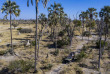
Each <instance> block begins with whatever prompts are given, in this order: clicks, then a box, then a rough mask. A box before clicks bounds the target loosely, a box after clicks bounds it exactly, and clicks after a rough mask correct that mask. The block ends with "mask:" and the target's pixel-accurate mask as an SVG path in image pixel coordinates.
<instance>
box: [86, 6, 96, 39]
mask: <svg viewBox="0 0 110 74" xmlns="http://www.w3.org/2000/svg"><path fill="white" fill-rule="evenodd" d="M86 12H87V13H88V17H89V20H90V22H91V24H88V26H89V33H90V30H91V25H92V21H93V20H94V19H95V18H97V14H98V13H97V12H96V9H95V8H88V10H87V11H86ZM88 40H89V36H88Z"/></svg>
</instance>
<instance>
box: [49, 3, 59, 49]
mask: <svg viewBox="0 0 110 74" xmlns="http://www.w3.org/2000/svg"><path fill="white" fill-rule="evenodd" d="M60 8H61V4H56V3H55V2H54V5H52V4H51V6H50V7H48V12H49V15H48V16H49V19H51V21H50V23H51V24H52V26H55V27H54V29H55V35H54V33H53V37H55V49H56V51H57V28H56V27H57V26H58V22H59V20H60V17H59V16H60V13H61V11H60ZM53 32H54V31H53Z"/></svg>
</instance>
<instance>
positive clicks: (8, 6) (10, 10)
mask: <svg viewBox="0 0 110 74" xmlns="http://www.w3.org/2000/svg"><path fill="white" fill-rule="evenodd" d="M1 12H2V13H6V15H5V17H7V16H8V15H10V34H11V54H12V55H13V54H14V51H13V42H12V23H11V18H12V16H11V15H12V14H13V15H15V16H16V17H18V16H19V15H20V9H19V6H18V5H16V2H11V1H10V0H9V1H6V2H5V3H4V4H3V6H2V9H1Z"/></svg>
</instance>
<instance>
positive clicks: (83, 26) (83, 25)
mask: <svg viewBox="0 0 110 74" xmlns="http://www.w3.org/2000/svg"><path fill="white" fill-rule="evenodd" d="M83 33H84V19H83V31H82V40H83Z"/></svg>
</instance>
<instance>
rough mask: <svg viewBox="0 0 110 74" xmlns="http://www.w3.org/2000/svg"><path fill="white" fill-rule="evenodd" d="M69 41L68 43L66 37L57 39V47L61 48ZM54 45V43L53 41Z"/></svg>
mask: <svg viewBox="0 0 110 74" xmlns="http://www.w3.org/2000/svg"><path fill="white" fill-rule="evenodd" d="M69 43H70V40H69V39H67V40H58V41H57V47H58V48H61V47H63V46H64V45H69ZM54 45H55V43H54Z"/></svg>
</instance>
